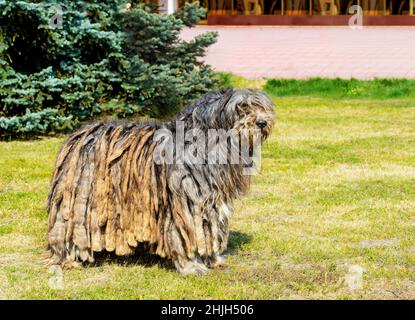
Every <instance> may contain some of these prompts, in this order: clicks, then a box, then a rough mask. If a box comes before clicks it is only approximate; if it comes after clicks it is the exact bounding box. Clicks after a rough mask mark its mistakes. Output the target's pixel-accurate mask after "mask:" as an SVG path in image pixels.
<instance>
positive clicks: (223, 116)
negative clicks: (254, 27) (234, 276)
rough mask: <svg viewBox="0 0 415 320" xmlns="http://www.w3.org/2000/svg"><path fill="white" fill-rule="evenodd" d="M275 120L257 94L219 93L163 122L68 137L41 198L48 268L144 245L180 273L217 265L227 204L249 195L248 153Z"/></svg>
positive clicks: (97, 128) (86, 130) (96, 128)
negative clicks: (46, 222)
mask: <svg viewBox="0 0 415 320" xmlns="http://www.w3.org/2000/svg"><path fill="white" fill-rule="evenodd" d="M274 121H275V113H274V105H273V103H272V101H271V100H270V99H269V98H268V97H267V96H266V95H265V94H264V93H261V92H257V91H253V90H236V89H222V90H219V91H217V92H212V93H208V94H206V95H204V96H203V97H202V98H201V99H199V100H198V101H196V102H195V103H193V104H191V105H188V106H186V107H185V108H184V109H183V111H182V112H181V113H180V114H179V115H178V116H176V117H175V118H174V119H173V120H171V121H169V122H166V123H157V122H154V123H150V122H139V123H128V122H127V123H115V122H109V123H105V122H99V123H95V124H91V125H88V126H85V127H83V128H81V129H79V130H78V131H76V132H74V133H73V134H72V135H71V136H70V137H69V138H68V140H67V141H66V142H65V143H64V145H63V147H62V149H61V150H60V152H59V155H58V157H57V160H56V165H55V170H54V173H53V177H52V182H51V188H50V192H49V195H48V199H47V211H48V214H49V228H48V254H49V256H48V261H49V263H51V264H60V265H62V266H63V267H72V266H76V265H79V264H81V263H88V262H89V263H93V262H94V253H95V252H101V251H107V252H115V254H116V255H118V256H125V255H130V254H133V253H134V252H135V251H136V249H137V247H139V246H144V247H145V248H146V250H148V252H149V253H151V254H156V255H158V256H160V257H162V258H166V259H169V260H171V261H172V262H173V264H174V266H175V267H176V269H177V270H178V271H179V272H180V273H181V274H183V275H189V274H196V275H202V274H205V273H207V271H208V268H215V267H218V266H221V265H222V264H223V257H222V256H221V253H223V251H224V250H225V249H226V246H227V241H228V235H229V230H228V221H229V217H230V216H231V214H232V212H233V201H234V200H235V199H237V198H240V197H241V196H242V195H243V194H245V193H246V192H247V190H248V188H249V185H250V179H251V175H250V174H246V173H245V172H246V170H247V169H250V168H252V167H253V166H254V163H253V161H252V159H251V158H250V156H251V155H252V154H253V153H255V151H256V150H257V149H258V148H259V146H260V145H261V143H262V142H263V141H265V139H266V138H267V137H268V136H269V135H270V133H271V130H272V127H273V125H274ZM189 132H190V133H189ZM212 132H214V133H215V134H216V135H212ZM218 132H219V133H220V134H218ZM229 132H231V133H229ZM258 132H259V136H260V137H259V143H256V142H255V141H254V140H255V135H257V134H258ZM185 133H186V134H185ZM180 135H181V136H182V138H183V135H184V136H186V137H187V140H183V139H182V138H180ZM189 136H190V138H189ZM206 136H208V139H206ZM194 137H199V138H200V137H204V139H199V142H197V143H195V142H194ZM212 137H213V138H212ZM221 137H224V138H223V139H222V142H224V143H221V144H220V143H217V142H218V141H219V140H221ZM196 140H197V139H196ZM235 141H236V142H235ZM244 141H245V142H246V144H247V145H248V147H247V148H246V149H247V150H248V151H247V152H248V154H249V156H248V157H247V155H246V154H244V152H242V150H240V148H241V146H242V145H243V142H244ZM178 146H180V147H178ZM206 147H207V148H206ZM199 151H200V152H199ZM234 151H235V152H234ZM245 153H246V152H245ZM230 154H232V155H233V156H232V157H231V156H230ZM212 155H213V156H212ZM215 155H216V158H215V157H214V156H215ZM211 156H212V157H211ZM211 158H214V159H213V160H214V161H211V162H209V161H207V160H212V159H211ZM218 158H220V159H219V163H218ZM231 158H232V161H231Z"/></svg>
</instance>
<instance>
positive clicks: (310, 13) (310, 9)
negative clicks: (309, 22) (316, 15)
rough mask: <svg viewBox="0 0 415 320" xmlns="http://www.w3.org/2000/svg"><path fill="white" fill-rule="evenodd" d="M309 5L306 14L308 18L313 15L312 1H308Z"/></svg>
mask: <svg viewBox="0 0 415 320" xmlns="http://www.w3.org/2000/svg"><path fill="white" fill-rule="evenodd" d="M309 5H310V8H309V10H308V14H309V15H310V17H311V16H312V15H313V0H310V1H309Z"/></svg>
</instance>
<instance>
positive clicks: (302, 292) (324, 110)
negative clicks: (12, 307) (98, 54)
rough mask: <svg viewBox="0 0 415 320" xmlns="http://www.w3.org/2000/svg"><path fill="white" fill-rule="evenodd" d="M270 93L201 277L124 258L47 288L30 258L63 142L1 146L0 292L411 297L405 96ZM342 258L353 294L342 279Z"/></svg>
mask: <svg viewBox="0 0 415 320" xmlns="http://www.w3.org/2000/svg"><path fill="white" fill-rule="evenodd" d="M246 84H249V82H245V83H244V84H243V86H245V85H246ZM253 85H254V86H255V85H256V84H255V83H254V84H253ZM369 87H370V85H369ZM273 99H274V101H275V102H276V104H277V108H276V110H277V117H278V121H277V124H276V127H275V130H274V132H273V134H272V136H271V137H270V138H269V140H268V141H267V143H266V144H265V145H264V146H263V157H262V172H261V174H260V175H259V176H256V177H255V178H254V184H253V186H252V190H251V192H250V193H249V195H248V196H247V197H245V198H244V199H243V200H242V201H240V202H238V203H237V205H236V211H235V214H234V216H233V218H232V220H231V224H230V229H231V232H232V233H231V238H230V243H229V250H228V252H227V254H228V257H227V262H226V267H225V268H224V269H223V270H212V271H210V273H209V274H208V275H207V276H204V277H193V276H191V277H182V276H180V275H178V274H177V273H176V272H175V271H174V270H171V269H168V268H166V267H165V266H164V265H163V264H161V263H159V262H156V263H151V261H149V260H145V259H144V260H134V259H128V260H117V261H104V262H103V263H101V264H100V265H98V266H96V267H87V268H81V269H73V270H68V271H64V272H63V280H64V289H51V288H50V286H49V280H50V278H51V276H52V274H51V272H50V271H48V269H47V268H46V267H44V266H43V265H42V264H41V262H40V254H41V253H42V252H43V251H44V248H45V246H46V233H47V214H46V211H45V199H46V195H47V191H48V185H49V179H50V175H51V172H52V168H53V164H54V159H55V155H56V153H57V151H58V149H59V147H60V145H61V143H62V141H63V138H45V139H41V140H38V141H30V142H22V141H19V142H0V168H1V171H0V296H3V297H5V298H30V299H48V298H63V299H86V298H88V299H89V298H92V299H98V298H109V299H120V298H126V299H151V298H154V299H166V298H173V299H191V298H194V299H198V298H212V299H215V298H217V299H257V298H264V299H285V298H288V299H297V298H318V299H327V298H334V299H363V298H367V299H378V298H384V299H385V298H392V299H394V298H401V299H414V298H415V281H414V271H415V267H414V266H415V228H414V226H415V101H414V100H411V99H407V98H400V99H388V100H381V99H376V98H374V97H372V96H371V97H369V98H366V99H359V98H356V97H354V98H352V99H344V98H343V99H339V98H338V97H335V98H334V97H318V98H317V97H310V96H306V97H275V96H274V98H273ZM351 265H359V266H361V267H362V268H363V269H364V273H363V288H362V289H351V288H350V287H349V286H348V284H347V283H346V282H345V280H344V279H345V275H346V274H347V273H348V270H349V267H350V266H351Z"/></svg>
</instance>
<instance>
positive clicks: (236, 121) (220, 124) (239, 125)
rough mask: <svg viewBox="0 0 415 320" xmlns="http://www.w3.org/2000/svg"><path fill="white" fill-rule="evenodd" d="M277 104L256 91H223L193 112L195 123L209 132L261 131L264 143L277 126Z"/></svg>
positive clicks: (211, 96) (203, 102)
mask: <svg viewBox="0 0 415 320" xmlns="http://www.w3.org/2000/svg"><path fill="white" fill-rule="evenodd" d="M273 107H274V104H273V102H272V101H271V100H270V99H269V98H268V96H267V95H266V94H264V93H262V92H258V91H254V90H237V89H228V90H221V91H219V92H216V93H214V94H211V95H208V96H206V98H205V99H202V101H201V102H200V104H198V105H196V107H195V109H194V110H193V120H194V121H195V122H196V123H198V124H199V125H202V126H203V127H205V128H206V127H207V128H221V129H225V130H232V129H233V130H235V131H237V132H242V131H244V130H248V131H254V130H260V132H261V137H262V141H263V140H265V139H266V138H267V137H268V136H269V135H270V133H271V130H272V127H273V125H274V122H275V113H274V108H273Z"/></svg>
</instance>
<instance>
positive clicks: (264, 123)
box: [256, 119, 267, 128]
mask: <svg viewBox="0 0 415 320" xmlns="http://www.w3.org/2000/svg"><path fill="white" fill-rule="evenodd" d="M256 125H257V126H258V127H260V128H265V126H266V125H267V122H266V121H265V120H262V119H258V120H257V121H256Z"/></svg>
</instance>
